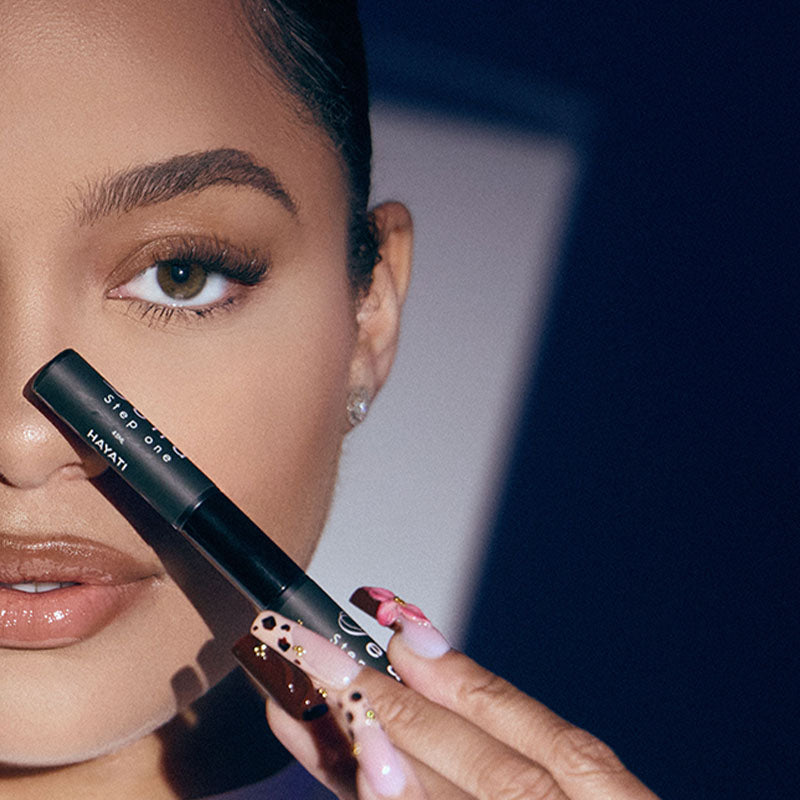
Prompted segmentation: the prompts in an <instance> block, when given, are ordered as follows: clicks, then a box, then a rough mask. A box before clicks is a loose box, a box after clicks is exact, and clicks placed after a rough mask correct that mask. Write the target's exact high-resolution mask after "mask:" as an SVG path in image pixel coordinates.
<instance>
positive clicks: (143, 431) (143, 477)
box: [32, 350, 397, 677]
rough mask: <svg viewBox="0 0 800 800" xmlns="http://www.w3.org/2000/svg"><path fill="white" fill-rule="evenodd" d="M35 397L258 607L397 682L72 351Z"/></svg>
mask: <svg viewBox="0 0 800 800" xmlns="http://www.w3.org/2000/svg"><path fill="white" fill-rule="evenodd" d="M32 390H33V393H34V394H35V395H36V396H37V397H38V398H39V399H40V400H41V401H42V402H43V403H44V404H45V405H46V406H47V407H48V408H49V409H50V410H51V411H52V412H53V413H54V414H56V416H58V417H59V418H60V419H62V420H63V421H64V422H65V423H66V424H67V425H68V426H69V427H70V428H71V429H72V430H73V431H74V432H75V434H76V435H77V436H78V437H79V438H80V439H81V440H82V441H83V442H85V443H86V444H88V445H89V446H90V447H92V448H93V449H94V450H96V451H97V452H99V453H100V454H101V455H102V456H103V458H104V459H105V460H106V462H107V463H108V464H109V465H110V466H111V468H112V469H113V470H114V471H115V472H116V473H117V474H118V475H119V476H120V477H121V478H122V479H123V480H124V481H126V483H128V484H129V485H130V486H131V488H133V489H134V490H135V491H136V492H137V493H138V494H139V495H140V496H141V497H142V498H144V499H145V500H146V501H147V502H148V503H149V504H150V505H151V506H152V507H153V508H154V509H155V510H156V511H157V512H158V513H159V514H160V515H161V516H162V517H163V518H164V519H165V520H166V521H167V522H169V523H170V524H171V525H172V526H173V527H175V528H177V529H178V530H179V531H181V532H182V533H183V534H184V535H185V536H186V537H187V538H188V539H189V541H190V542H191V543H192V544H193V545H194V546H195V547H196V548H197V549H198V550H199V551H200V552H201V553H202V554H203V555H204V556H205V557H206V558H207V559H208V560H209V561H210V562H211V563H212V564H213V565H214V566H215V567H216V568H217V569H218V570H219V571H220V572H221V573H222V574H223V575H224V576H225V577H226V578H227V579H228V580H229V581H230V582H231V583H232V584H233V585H234V586H236V588H237V589H239V591H240V592H242V593H243V594H244V595H245V596H247V597H248V598H249V599H250V600H251V601H252V602H253V604H254V605H255V606H256V608H257V609H260V610H263V609H267V608H268V609H271V610H272V611H277V612H278V613H280V614H283V615H284V616H286V617H289V618H291V619H295V620H297V621H299V622H301V623H302V624H304V625H307V626H308V627H309V628H310V629H311V630H313V631H316V632H317V633H319V634H321V635H323V636H325V637H326V638H327V639H329V640H330V641H331V642H333V643H334V644H336V645H337V646H338V647H340V648H341V649H342V650H344V651H345V652H347V653H348V655H350V656H351V657H352V658H354V659H355V660H357V661H358V662H359V663H363V664H366V665H369V666H371V667H373V668H374V669H377V670H379V671H385V672H388V673H389V674H390V675H392V676H393V677H397V675H396V673H395V672H394V670H393V669H392V667H391V665H390V664H389V661H388V659H387V658H386V654H385V653H384V651H383V648H382V647H380V645H378V644H377V643H376V642H374V641H373V640H372V639H371V638H370V637H369V636H368V635H367V633H366V632H365V631H364V630H363V629H362V628H361V627H360V626H359V625H358V624H357V623H356V622H355V621H354V620H352V619H351V618H350V617H349V616H348V615H347V614H346V613H345V612H344V611H343V610H342V609H341V608H340V607H339V606H338V605H337V604H336V603H335V602H334V601H333V600H332V599H331V598H330V597H329V596H328V595H327V594H326V593H325V592H324V591H323V590H322V589H321V588H320V587H319V586H318V585H317V584H316V583H314V581H312V580H311V578H309V577H308V576H307V575H306V574H305V572H303V570H302V569H301V568H300V567H299V566H298V565H297V564H295V562H294V561H292V559H291V558H289V556H288V555H286V553H284V552H283V550H281V548H280V547H278V545H277V544H275V542H273V541H272V539H270V538H269V537H268V536H267V534H266V533H264V531H262V530H261V529H260V528H259V527H258V526H257V525H256V524H255V523H254V522H253V521H252V520H251V519H250V518H249V517H248V516H247V515H246V514H245V513H244V512H243V511H242V510H241V509H240V508H239V507H238V506H237V505H235V504H234V502H233V501H232V500H230V498H228V497H227V496H226V495H224V494H223V493H222V492H221V491H220V490H219V489H218V488H217V486H215V485H214V483H212V482H211V480H210V479H209V478H208V477H207V476H206V475H204V474H203V473H202V472H201V471H200V470H199V469H198V468H197V467H196V466H195V465H194V464H193V463H192V462H191V461H190V460H189V459H188V458H187V457H186V456H185V455H184V454H183V453H182V452H181V451H180V450H178V448H177V447H175V445H173V444H172V442H170V441H169V440H168V439H167V438H166V437H165V436H164V435H163V434H162V433H161V432H160V431H159V430H158V429H157V428H156V427H155V426H154V425H153V424H152V423H150V422H148V420H147V419H146V418H145V417H144V415H143V414H142V413H141V412H140V411H138V410H137V409H136V408H135V407H134V406H133V405H132V404H131V403H130V402H128V401H127V400H126V399H125V398H124V397H123V396H122V395H121V394H120V393H119V392H118V391H117V390H116V389H115V388H114V387H113V386H112V385H111V384H110V383H108V382H107V381H106V380H105V378H103V376H102V375H100V373H98V372H97V371H96V370H95V369H94V368H93V367H92V366H91V365H90V364H89V363H88V362H87V361H85V360H84V359H83V358H82V357H81V356H80V355H78V353H76V352H75V351H74V350H64V351H63V352H61V353H59V354H58V355H57V356H56V357H55V358H54V359H53V360H52V361H50V362H48V363H47V364H45V366H44V367H42V368H41V369H40V370H39V372H38V373H37V374H36V376H35V377H34V379H33V383H32Z"/></svg>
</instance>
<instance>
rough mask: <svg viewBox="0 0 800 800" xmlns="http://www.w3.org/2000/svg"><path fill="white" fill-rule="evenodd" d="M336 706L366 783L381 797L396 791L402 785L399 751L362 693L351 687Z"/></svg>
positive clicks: (401, 766) (402, 775)
mask: <svg viewBox="0 0 800 800" xmlns="http://www.w3.org/2000/svg"><path fill="white" fill-rule="evenodd" d="M337 707H338V708H339V710H340V712H341V713H342V714H343V715H344V717H345V721H346V727H347V732H348V733H349V734H350V738H351V740H352V742H353V754H354V755H355V756H356V758H357V759H358V763H359V767H360V768H361V769H362V770H363V772H364V776H365V777H366V779H367V782H368V783H369V785H370V786H371V787H372V789H373V790H374V791H375V792H376V793H377V794H379V795H381V796H382V797H396V796H397V795H399V794H400V793H401V792H402V791H403V789H404V788H405V785H406V775H405V771H404V770H403V765H402V762H401V760H400V755H399V753H398V752H397V750H396V749H395V747H394V745H393V744H392V743H391V742H390V741H389V737H388V736H387V735H386V733H385V731H384V730H383V728H381V725H380V723H379V722H378V718H377V717H376V715H375V712H374V711H373V710H372V709H371V708H370V706H369V701H368V700H367V698H366V696H365V695H364V693H363V692H362V691H360V690H359V689H357V688H355V687H354V688H353V689H351V691H350V692H349V693H348V694H347V695H346V696H345V697H344V698H343V699H342V700H340V701H338V702H337Z"/></svg>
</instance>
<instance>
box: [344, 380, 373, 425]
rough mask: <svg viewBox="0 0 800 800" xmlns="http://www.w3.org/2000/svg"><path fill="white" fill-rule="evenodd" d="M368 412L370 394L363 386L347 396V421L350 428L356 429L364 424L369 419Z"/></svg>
mask: <svg viewBox="0 0 800 800" xmlns="http://www.w3.org/2000/svg"><path fill="white" fill-rule="evenodd" d="M368 411H369V392H367V390H366V389H365V388H364V387H363V386H359V387H358V388H357V389H352V390H351V391H350V394H349V395H348V396H347V421H348V422H349V423H350V427H351V428H355V427H356V425H358V424H360V423H362V422H363V421H364V420H365V419H366V418H367V412H368Z"/></svg>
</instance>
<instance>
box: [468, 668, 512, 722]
mask: <svg viewBox="0 0 800 800" xmlns="http://www.w3.org/2000/svg"><path fill="white" fill-rule="evenodd" d="M509 687H510V684H508V683H507V682H506V681H504V680H503V679H502V678H500V677H498V676H497V675H486V676H485V677H484V678H483V679H482V680H481V681H479V682H478V683H462V684H460V685H458V686H457V687H456V689H455V692H456V701H457V702H458V704H459V705H458V707H459V708H469V709H471V710H473V711H474V712H477V713H480V712H482V711H484V710H487V711H488V710H489V709H490V708H493V707H496V706H497V704H498V702H499V701H502V700H504V699H505V698H506V696H507V695H508V690H509Z"/></svg>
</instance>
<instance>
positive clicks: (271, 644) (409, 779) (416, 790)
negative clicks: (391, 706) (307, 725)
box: [251, 611, 426, 800]
mask: <svg viewBox="0 0 800 800" xmlns="http://www.w3.org/2000/svg"><path fill="white" fill-rule="evenodd" d="M251 633H252V635H253V637H255V638H256V639H257V640H258V641H260V642H261V645H260V647H262V648H264V649H265V651H266V652H267V653H268V652H269V651H268V650H267V649H266V648H274V651H275V653H274V654H275V655H276V656H277V657H278V658H281V660H283V661H285V662H286V666H287V668H289V669H292V670H296V671H299V672H301V674H302V675H303V676H304V678H306V679H307V677H306V675H305V673H306V672H307V673H308V675H309V676H310V677H313V678H314V680H315V681H317V682H319V683H320V684H322V686H323V687H324V689H325V692H324V693H323V696H324V697H325V698H326V707H328V708H331V709H334V710H335V713H336V715H337V718H338V721H339V723H340V724H341V726H342V728H343V729H344V730H346V731H347V733H348V735H349V737H350V743H351V747H352V753H353V755H354V756H355V757H356V759H357V761H358V774H359V781H360V782H361V783H364V782H366V785H368V786H369V787H370V791H371V792H372V793H373V794H374V795H376V796H380V797H398V798H400V797H402V798H408V800H418V798H424V797H425V796H426V795H425V792H424V790H423V789H422V787H421V785H420V784H419V782H418V780H417V779H416V778H415V776H414V774H413V770H411V769H410V766H409V765H408V763H407V762H406V761H405V760H404V759H403V758H402V757H401V755H400V753H399V752H398V751H397V749H396V748H395V747H394V745H393V744H392V743H391V741H390V740H389V737H388V736H387V735H386V733H385V731H384V730H383V728H382V727H381V725H380V723H379V722H378V720H377V716H376V714H375V711H374V710H373V709H372V706H371V705H370V703H369V700H368V699H367V697H366V695H365V694H364V692H363V691H361V690H360V689H359V688H357V687H356V686H355V685H354V683H353V681H354V679H355V678H356V677H357V675H358V674H359V673H360V671H361V667H360V666H359V665H358V664H357V663H356V662H355V661H354V660H353V659H351V658H350V657H349V656H347V655H346V654H345V653H343V652H342V651H341V650H340V649H339V648H338V647H334V646H333V645H331V643H330V642H328V641H327V640H326V639H325V638H323V637H322V636H319V635H318V634H316V633H314V632H313V631H311V630H309V629H308V628H305V627H303V626H302V625H300V624H298V623H297V622H294V621H292V620H289V619H287V618H286V617H283V616H281V615H280V614H276V613H273V612H269V611H267V612H263V613H261V614H259V615H258V616H257V617H256V619H255V621H254V622H253V625H252V626H251ZM281 653H282V654H285V656H286V657H285V658H282V657H281V656H280V654H281ZM268 660H269V659H267V661H268ZM256 661H260V659H258V658H257V659H256ZM300 667H302V670H300ZM322 719H323V717H321V716H319V715H317V719H315V721H314V722H315V724H319V723H320V722H321V721H322ZM284 722H285V720H284ZM278 724H280V721H279V722H278ZM311 757H312V753H311V751H310V749H309V747H308V740H307V739H306V749H305V751H304V753H303V758H305V759H306V760H307V761H309V762H310V759H311ZM324 766H325V765H324V764H320V763H319V762H317V763H314V764H313V765H312V768H314V769H317V768H320V767H321V768H324Z"/></svg>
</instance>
